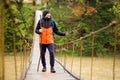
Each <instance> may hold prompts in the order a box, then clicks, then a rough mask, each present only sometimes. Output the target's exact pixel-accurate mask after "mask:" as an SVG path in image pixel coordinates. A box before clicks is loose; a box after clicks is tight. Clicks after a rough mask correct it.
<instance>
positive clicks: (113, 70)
mask: <svg viewBox="0 0 120 80" xmlns="http://www.w3.org/2000/svg"><path fill="white" fill-rule="evenodd" d="M3 15H4V13H1V14H0V37H1V39H0V80H101V76H102V77H104V79H102V80H119V79H120V75H119V72H120V68H119V67H120V66H119V65H118V64H120V63H119V59H117V58H116V53H117V46H116V43H117V39H118V38H117V33H118V32H119V31H118V26H119V22H118V21H112V22H111V23H110V24H108V25H107V26H105V27H102V28H101V29H98V30H97V31H94V32H91V33H89V34H88V35H85V36H83V37H81V38H79V39H77V40H74V41H71V42H65V43H64V44H55V53H57V54H62V55H63V56H60V57H57V58H56V62H55V69H56V73H54V74H52V73H50V70H49V69H50V66H49V55H48V51H47V53H46V59H47V72H41V63H40V65H39V71H37V66H38V61H39V56H40V49H39V39H38V35H37V34H35V33H34V36H33V44H32V47H31V46H30V45H29V41H27V40H26V38H25V37H24V35H23V34H22V32H21V30H20V29H19V28H18V30H19V32H20V34H21V36H20V43H21V45H20V54H21V55H20V57H18V56H17V55H16V47H15V40H16V38H15V35H14V33H15V32H14V30H13V44H14V45H13V46H14V47H13V48H14V57H13V58H12V59H13V60H12V61H11V57H10V58H9V59H8V58H7V59H6V57H5V56H4V44H3V43H4V30H2V29H4V18H3ZM10 15H11V19H12V21H13V26H15V25H14V22H15V19H14V18H13V17H12V12H11V11H10ZM40 15H42V12H41V11H39V10H37V11H36V13H35V25H34V28H35V27H36V24H37V22H38V20H39V19H40ZM13 28H14V27H13ZM110 28H114V53H113V57H112V60H109V61H108V62H107V63H104V64H103V63H102V64H101V63H99V62H96V61H97V60H98V59H96V58H94V53H95V52H94V46H95V45H94V44H95V34H97V33H100V32H102V31H103V30H107V29H110ZM34 32H35V31H34ZM87 38H90V39H91V46H92V49H91V57H90V58H85V59H84V58H83V57H82V55H83V54H82V53H83V48H84V42H81V41H84V40H86V39H87ZM79 41H80V43H81V44H80V45H79V47H76V44H75V43H76V42H79ZM76 48H79V49H78V50H79V53H80V57H77V59H75V58H74V53H75V50H76ZM69 49H70V50H72V52H71V53H72V57H71V58H68V56H67V53H68V50H69ZM86 60H87V61H88V62H85V61H86ZM105 60H107V59H105ZM84 63H85V64H84ZM96 64H98V66H97V68H96V67H95V65H96ZM11 65H12V67H11ZM105 65H108V67H104V66H105ZM85 66H87V68H86V67H85ZM100 66H102V68H101V69H100V70H99V68H100ZM109 67H110V68H109ZM102 70H105V72H106V73H100V71H101V72H102ZM107 74H109V75H107ZM97 75H99V76H97ZM106 75H107V76H106Z"/></svg>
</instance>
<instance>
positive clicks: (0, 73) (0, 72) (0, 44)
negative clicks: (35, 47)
mask: <svg viewBox="0 0 120 80" xmlns="http://www.w3.org/2000/svg"><path fill="white" fill-rule="evenodd" d="M1 2H2V1H1ZM4 20H5V10H4V4H2V3H0V37H1V39H0V64H1V65H0V79H1V80H4V79H5V68H4V66H5V64H4V23H5V22H4Z"/></svg>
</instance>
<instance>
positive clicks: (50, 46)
mask: <svg viewBox="0 0 120 80" xmlns="http://www.w3.org/2000/svg"><path fill="white" fill-rule="evenodd" d="M46 48H48V51H49V55H50V66H51V67H54V44H53V43H52V44H40V49H41V52H40V54H41V61H42V66H43V67H46V59H45V53H46Z"/></svg>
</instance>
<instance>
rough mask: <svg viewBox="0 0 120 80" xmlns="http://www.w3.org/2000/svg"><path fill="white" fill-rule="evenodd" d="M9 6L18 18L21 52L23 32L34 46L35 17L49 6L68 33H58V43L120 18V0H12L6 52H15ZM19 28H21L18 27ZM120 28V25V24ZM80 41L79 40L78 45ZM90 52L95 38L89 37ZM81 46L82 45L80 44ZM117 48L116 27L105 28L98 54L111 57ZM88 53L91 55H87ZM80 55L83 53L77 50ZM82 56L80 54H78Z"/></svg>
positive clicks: (97, 44) (97, 39)
mask: <svg viewBox="0 0 120 80" xmlns="http://www.w3.org/2000/svg"><path fill="white" fill-rule="evenodd" d="M8 5H10V7H11V12H12V15H13V16H12V17H14V19H15V21H16V24H15V28H14V30H15V36H16V47H17V51H18V52H19V51H20V50H19V49H20V48H19V47H20V41H19V40H20V38H21V37H20V36H21V34H20V32H19V29H20V30H21V31H22V33H23V35H24V37H25V38H26V39H27V40H28V41H29V42H30V45H31V46H32V43H33V35H34V31H33V30H34V20H35V19H34V17H35V11H36V10H42V11H43V10H44V9H49V10H50V12H51V14H52V18H53V19H54V20H55V22H56V24H57V27H58V28H59V30H60V31H63V32H68V33H69V35H68V36H66V37H65V38H61V37H60V36H57V35H55V42H56V43H64V42H70V41H73V40H76V39H79V38H80V37H83V36H85V35H86V34H89V33H90V32H94V31H96V30H98V29H100V28H102V27H105V26H107V25H108V24H109V23H110V22H112V21H114V20H116V21H118V22H119V21H120V1H119V0H42V3H41V4H36V3H35V2H33V3H30V4H28V3H24V2H23V0H16V1H15V0H11V1H10V2H9V3H8V4H6V5H5V8H6V9H5V32H4V34H5V35H4V36H5V47H4V50H5V52H6V55H9V53H8V52H12V51H13V35H12V34H13V33H12V30H13V27H12V26H13V24H11V18H10V16H11V15H10V12H9V9H8ZM17 27H18V28H19V29H18V28H17ZM118 31H120V26H119V27H118ZM117 38H118V40H117V51H118V52H117V54H118V55H119V53H120V40H119V39H120V33H119V32H118V33H117ZM78 44H79V42H78V43H76V46H77V45H78ZM84 44H85V46H89V47H86V48H87V51H84V53H83V55H84V56H90V54H89V53H90V52H91V48H92V47H91V46H90V44H91V41H90V39H89V38H88V39H87V40H86V41H85V42H84ZM78 47H79V45H78ZM113 49H114V27H112V28H110V29H108V30H105V31H102V32H101V33H98V34H96V35H95V52H96V53H95V56H99V55H103V56H104V55H106V56H111V55H112V52H113ZM86 53H87V54H86ZM76 54H79V53H78V52H76ZM78 56H79V55H78Z"/></svg>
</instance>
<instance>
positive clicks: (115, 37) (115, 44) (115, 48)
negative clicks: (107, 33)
mask: <svg viewBox="0 0 120 80" xmlns="http://www.w3.org/2000/svg"><path fill="white" fill-rule="evenodd" d="M114 30H115V31H114V54H113V57H114V58H113V80H115V62H116V53H117V32H118V26H115V28H114Z"/></svg>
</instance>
